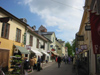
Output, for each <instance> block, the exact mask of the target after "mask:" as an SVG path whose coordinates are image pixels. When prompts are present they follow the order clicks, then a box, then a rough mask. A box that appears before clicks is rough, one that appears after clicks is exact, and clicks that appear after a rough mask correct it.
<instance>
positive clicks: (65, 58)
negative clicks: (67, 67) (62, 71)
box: [64, 56, 67, 64]
mask: <svg viewBox="0 0 100 75" xmlns="http://www.w3.org/2000/svg"><path fill="white" fill-rule="evenodd" d="M64 61H65V64H66V62H67V56H65V57H64Z"/></svg>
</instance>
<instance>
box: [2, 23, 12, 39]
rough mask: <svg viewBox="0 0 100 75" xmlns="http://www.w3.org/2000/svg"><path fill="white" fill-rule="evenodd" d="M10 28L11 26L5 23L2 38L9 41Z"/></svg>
mask: <svg viewBox="0 0 100 75" xmlns="http://www.w3.org/2000/svg"><path fill="white" fill-rule="evenodd" d="M9 27H10V25H9V24H8V23H3V25H2V33H1V37H3V38H6V39H8V37H9Z"/></svg>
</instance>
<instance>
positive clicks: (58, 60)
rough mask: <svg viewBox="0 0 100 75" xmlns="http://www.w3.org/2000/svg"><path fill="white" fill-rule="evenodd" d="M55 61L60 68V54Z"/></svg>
mask: <svg viewBox="0 0 100 75" xmlns="http://www.w3.org/2000/svg"><path fill="white" fill-rule="evenodd" d="M57 62H58V68H60V65H61V57H60V56H58V59H57Z"/></svg>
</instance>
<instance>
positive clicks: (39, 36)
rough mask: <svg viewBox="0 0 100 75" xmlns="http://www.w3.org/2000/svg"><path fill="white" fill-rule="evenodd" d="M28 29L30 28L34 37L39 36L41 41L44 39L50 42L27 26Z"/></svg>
mask: <svg viewBox="0 0 100 75" xmlns="http://www.w3.org/2000/svg"><path fill="white" fill-rule="evenodd" d="M27 28H28V29H29V30H30V31H31V32H32V33H33V34H34V35H36V36H38V37H39V38H41V39H43V40H45V41H48V40H47V39H46V38H45V37H43V36H41V35H39V34H37V33H36V32H35V31H34V30H32V28H31V27H30V26H27Z"/></svg>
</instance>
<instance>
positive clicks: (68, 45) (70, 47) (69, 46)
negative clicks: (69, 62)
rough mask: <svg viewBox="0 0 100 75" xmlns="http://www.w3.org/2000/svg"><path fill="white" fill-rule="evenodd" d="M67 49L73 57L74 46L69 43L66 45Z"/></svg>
mask: <svg viewBox="0 0 100 75" xmlns="http://www.w3.org/2000/svg"><path fill="white" fill-rule="evenodd" d="M65 47H67V48H68V56H70V55H72V46H71V44H70V43H69V42H67V43H66V44H65Z"/></svg>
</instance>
